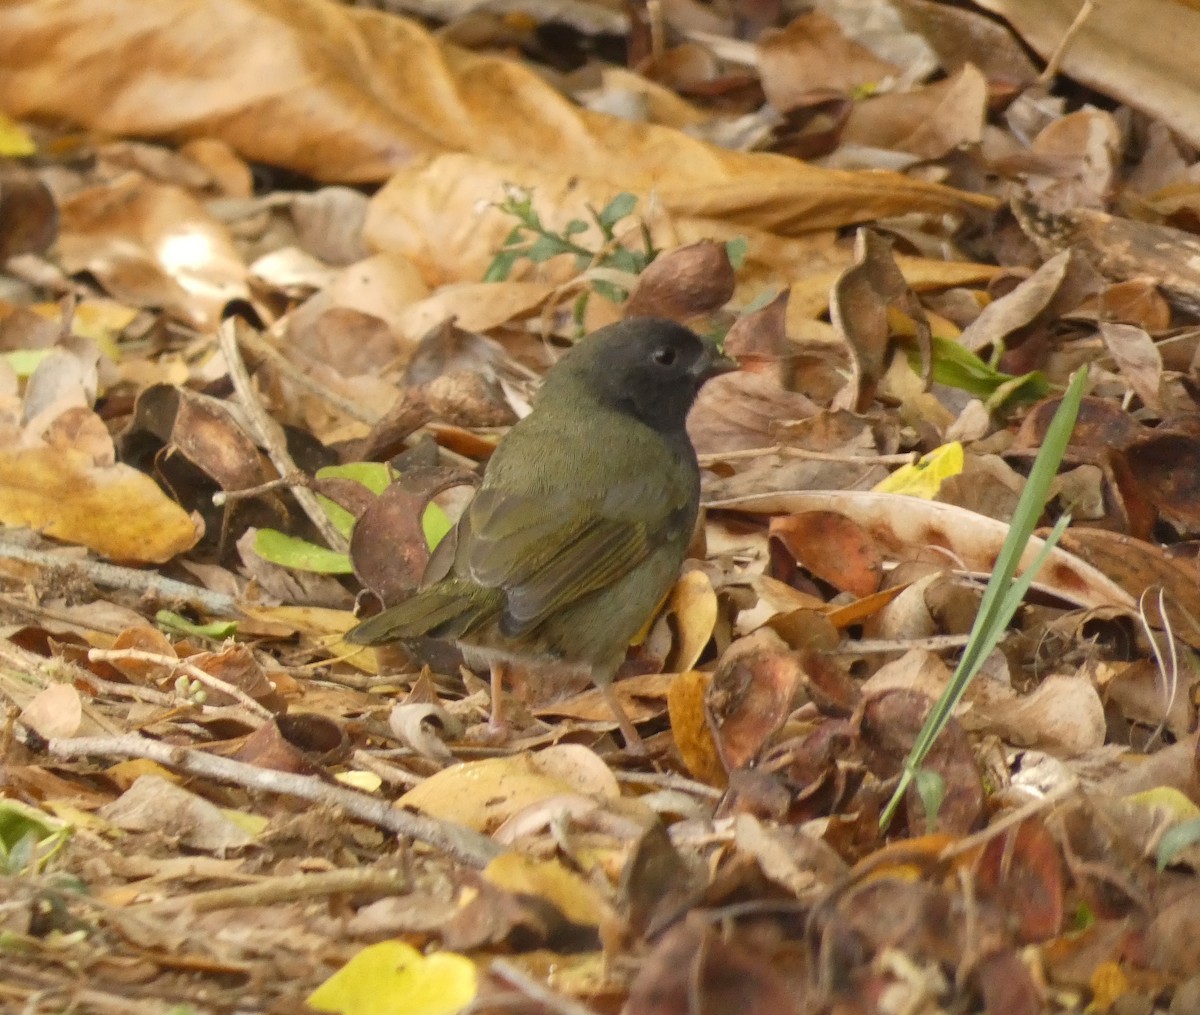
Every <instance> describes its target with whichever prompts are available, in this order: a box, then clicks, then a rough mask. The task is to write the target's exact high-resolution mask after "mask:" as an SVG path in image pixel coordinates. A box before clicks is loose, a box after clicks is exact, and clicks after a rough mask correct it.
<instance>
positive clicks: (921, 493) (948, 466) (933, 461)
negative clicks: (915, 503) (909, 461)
mask: <svg viewBox="0 0 1200 1015" xmlns="http://www.w3.org/2000/svg"><path fill="white" fill-rule="evenodd" d="M962 469H963V448H962V445H961V444H959V443H958V441H952V442H951V443H949V444H943V445H942V446H941V447H940V448H934V449H933V450H932V451H930V452H929V454H927V455H926V456H925V457H924V458H922V459H921V460H920V461H919V462H917V463H916V464H915V465H902V466H900V468H898V469H897V470H896V471H895V472H893V473H892V474H891V475H890V476H888V477H887V478H886V479H884V480H883V481H882V482H880V483H878V484H877V485H876V486H875V488H874V491H873V492H874V493H902V494H905V495H906V496H909V497H920V498H921V499H922V500H933V498H934V497H935V496H936V495H937V492H938V490H939V489H941V486H942V482H943V481H944V480H947V479H949V478H950V477H951V476H957V475H958V474H959V473H960V472H962Z"/></svg>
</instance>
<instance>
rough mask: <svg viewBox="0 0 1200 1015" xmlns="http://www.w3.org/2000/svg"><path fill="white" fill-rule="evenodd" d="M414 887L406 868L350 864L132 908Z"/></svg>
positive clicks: (263, 902)
mask: <svg viewBox="0 0 1200 1015" xmlns="http://www.w3.org/2000/svg"><path fill="white" fill-rule="evenodd" d="M411 890H412V876H411V875H410V874H408V873H407V872H405V871H399V870H377V869H375V868H372V867H366V868H358V867H350V868H346V869H342V870H332V871H320V872H318V873H315V874H289V875H287V876H286V877H278V878H267V879H266V880H264V881H259V882H257V883H256V884H252V885H237V886H236V887H233V888H213V889H211V890H209V891H207V892H193V893H192V894H191V895H174V896H171V897H170V898H166V899H155V900H154V901H153V902H143V903H140V904H137V905H134V906H131V907H129V910H128V911H129V912H132V913H140V912H145V911H151V912H155V911H158V910H161V909H167V908H171V907H175V906H179V907H183V906H186V907H187V908H188V909H191V910H193V911H194V912H197V913H211V912H212V911H213V910H216V909H242V908H245V907H246V906H270V905H272V904H274V903H276V902H295V901H297V900H299V899H314V898H320V897H321V896H325V895H341V894H343V893H359V892H370V893H372V894H375V893H383V894H386V895H400V894H403V893H404V892H407V891H411Z"/></svg>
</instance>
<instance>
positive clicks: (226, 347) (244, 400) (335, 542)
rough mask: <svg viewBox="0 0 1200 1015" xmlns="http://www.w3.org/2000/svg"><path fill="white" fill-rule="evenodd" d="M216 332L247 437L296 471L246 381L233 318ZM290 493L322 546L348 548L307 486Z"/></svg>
mask: <svg viewBox="0 0 1200 1015" xmlns="http://www.w3.org/2000/svg"><path fill="white" fill-rule="evenodd" d="M217 334H218V336H219V338H220V341H221V352H222V354H223V355H224V357H225V366H226V369H228V370H229V379H230V380H231V381H232V382H233V387H234V390H236V391H237V395H238V402H239V403H240V405H241V407H242V413H243V415H244V416H245V418H246V424H247V428H248V429H249V431H250V437H251V439H252V440H253V441H254V442H255V443H256V444H257V445H258V446H259V447H261V448H262V449H263V450H264V451H266V453H267V457H268V458H270V459H271V464H272V465H274V466H275V469H276V471H278V473H279V474H280V475H281V476H289V475H291V474H292V473H293V472H299V471H300V469H299V468H298V467H297V465H296V463H295V462H294V461H293V460H292V456H291V455H290V454H289V453H288V450H287V441H286V439H285V438H284V435H283V430H282V428H281V427H280V426H279V424H278V423H276V422H275V420H273V419H272V418H271V417H270V416H269V415H268V414H267V411H266V409H264V408H263V406H262V402H260V401H259V399H258V396H257V394H256V393H255V391H254V384H253V383H252V382H251V380H250V374H249V372H248V371H247V370H246V364H245V363H244V362H243V361H242V354H241V350H240V349H238V337H237V320H236V319H235V318H232V317H231V318H229V319H228V320H226V321H223V322H222V323H221V327H220V328H219V329H218V330H217ZM292 496H293V497H295V498H296V503H298V504H299V505H300V507H301V508H302V509H303V511H304V513H305V514H306V515H308V518H309V520H310V521H311V522H312V523H313V525H314V526H315V527H316V529H317V531H318V532H319V533H320V534H321V538H322V539H324V540H325V545H326V546H328V547H329V548H330V549H331V550H336V551H338V552H339V553H345V552H346V550H347V548H348V544H347V542H346V539H345V537H344V536H343V535H342V534H341V533H340V532H338V530H337V529H336V528H334V525H333V522H331V521H330V520H329V516H328V515H327V514H325V511H324V509H323V508H322V507H321V505H320V503H319V502H318V501H317V495H316V494H315V493H313V492H312V490H309V489H308V488H307V487H303V486H298V487H294V488H293V490H292Z"/></svg>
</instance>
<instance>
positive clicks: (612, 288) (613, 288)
mask: <svg viewBox="0 0 1200 1015" xmlns="http://www.w3.org/2000/svg"><path fill="white" fill-rule="evenodd" d="M592 288H593V289H595V290H596V293H597V295H599V296H603V297H604V298H605V299H606V300H608V302H609V303H624V302H625V301H626V300H627V299H629V293H628V292H626V291H625V290H624V289H622V288H621V287H620V286H619V285H613V284H612V283H611V282H604V281H601V280H600V279H596V281H594V282H593V283H592Z"/></svg>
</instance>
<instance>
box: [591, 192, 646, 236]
mask: <svg viewBox="0 0 1200 1015" xmlns="http://www.w3.org/2000/svg"><path fill="white" fill-rule="evenodd" d="M637 202H638V199H637V196H636V195H634V194H630V193H628V192H626V191H622V192H621V193H620V194H618V195H617V196H616V197H614V198H613V199H612V200H611V201H609V202H608V204H606V205H605V206H604V207H603V208H602V209H601V211H600V213H599V214H598V215H597V216H596V221H597V222H598V223H600V227H601V228H602V229H606V230H611V229H612V227H613V226H615V225H616V224H617V223H618V222H620V221H621V219H623V218H625V216H627V215H629V214H631V213H632V212H633V209H634V208H636V207H637Z"/></svg>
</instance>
